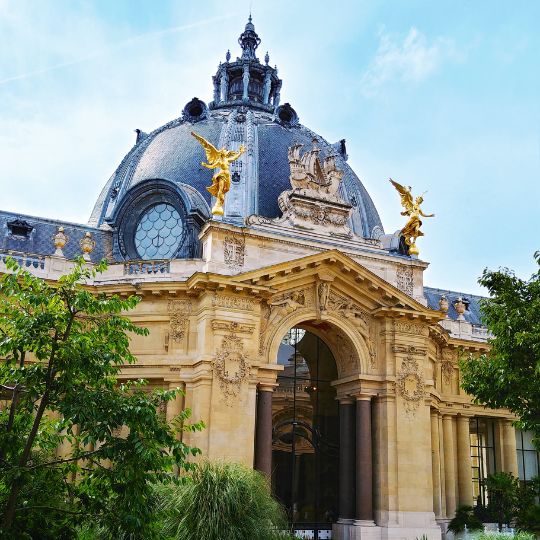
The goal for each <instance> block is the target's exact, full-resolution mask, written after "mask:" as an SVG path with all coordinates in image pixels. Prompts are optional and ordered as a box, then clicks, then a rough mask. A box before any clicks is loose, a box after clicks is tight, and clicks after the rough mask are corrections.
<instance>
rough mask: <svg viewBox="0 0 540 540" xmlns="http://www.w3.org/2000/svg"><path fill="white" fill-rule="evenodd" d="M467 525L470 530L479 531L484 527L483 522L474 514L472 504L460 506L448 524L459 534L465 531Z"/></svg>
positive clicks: (451, 529)
mask: <svg viewBox="0 0 540 540" xmlns="http://www.w3.org/2000/svg"><path fill="white" fill-rule="evenodd" d="M465 526H467V529H468V530H469V531H478V530H482V529H483V528H484V526H483V525H482V522H481V521H480V520H479V519H478V518H477V517H476V516H475V515H474V513H473V507H472V506H460V507H459V508H458V509H457V510H456V515H455V516H454V518H453V519H452V520H451V521H450V523H449V524H448V530H449V531H452V532H453V533H454V534H457V533H460V532H463V531H464V530H465Z"/></svg>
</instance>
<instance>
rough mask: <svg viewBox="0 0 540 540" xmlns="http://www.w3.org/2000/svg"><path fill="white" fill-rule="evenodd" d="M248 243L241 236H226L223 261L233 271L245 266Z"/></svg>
mask: <svg viewBox="0 0 540 540" xmlns="http://www.w3.org/2000/svg"><path fill="white" fill-rule="evenodd" d="M245 254H246V241H245V239H244V238H243V237H240V236H232V235H231V236H226V237H225V241H224V242H223V259H224V260H225V264H226V265H227V266H230V267H231V268H233V269H239V268H242V267H243V266H244V258H245Z"/></svg>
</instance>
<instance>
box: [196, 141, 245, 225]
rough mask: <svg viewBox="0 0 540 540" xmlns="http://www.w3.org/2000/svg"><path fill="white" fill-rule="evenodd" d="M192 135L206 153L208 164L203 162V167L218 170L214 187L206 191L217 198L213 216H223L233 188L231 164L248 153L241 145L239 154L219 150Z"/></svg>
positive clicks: (213, 183) (214, 178)
mask: <svg viewBox="0 0 540 540" xmlns="http://www.w3.org/2000/svg"><path fill="white" fill-rule="evenodd" d="M191 134H192V135H193V136H194V137H195V138H196V139H197V140H198V141H199V142H200V143H201V144H202V147H203V148H204V151H205V152H206V159H207V160H208V163H205V162H204V161H203V162H202V163H201V165H202V166H203V167H206V168H207V169H218V170H217V171H216V172H215V173H214V176H213V177H212V185H211V186H210V187H207V188H206V189H207V190H208V191H209V192H210V193H211V194H212V195H213V196H214V197H215V198H216V204H214V207H213V208H212V214H215V215H218V216H222V215H223V205H224V204H225V194H226V193H227V192H228V191H229V189H230V188H231V173H230V171H229V163H231V161H234V160H235V159H238V158H239V157H240V156H241V155H242V154H243V153H244V152H245V151H246V148H245V147H244V145H243V144H241V145H240V148H239V149H238V152H235V151H234V150H227V149H226V148H221V149H220V150H218V149H217V148H216V147H215V146H214V145H213V144H211V143H209V142H208V141H207V140H206V139H205V138H204V137H201V136H200V135H197V133H193V131H192V132H191Z"/></svg>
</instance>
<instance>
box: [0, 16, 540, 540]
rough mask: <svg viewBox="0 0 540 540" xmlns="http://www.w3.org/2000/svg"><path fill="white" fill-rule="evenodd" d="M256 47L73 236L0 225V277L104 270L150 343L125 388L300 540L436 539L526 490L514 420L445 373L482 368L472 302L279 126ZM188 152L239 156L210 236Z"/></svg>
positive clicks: (339, 165) (291, 117) (116, 177)
mask: <svg viewBox="0 0 540 540" xmlns="http://www.w3.org/2000/svg"><path fill="white" fill-rule="evenodd" d="M259 43H260V38H259V37H258V35H257V34H256V32H255V28H254V26H253V23H252V21H251V19H250V21H249V22H248V24H247V25H246V27H245V31H244V32H243V33H242V35H241V36H240V38H239V44H240V47H241V56H239V57H238V58H237V59H236V60H231V54H230V53H229V52H227V55H226V57H225V62H224V63H221V64H220V66H219V68H218V71H217V73H216V75H215V76H214V77H213V83H214V92H213V101H212V102H211V103H210V104H206V103H204V102H203V101H201V100H199V99H198V98H194V99H193V100H192V101H191V102H190V103H188V104H187V105H186V106H185V108H184V110H183V112H182V115H181V117H179V118H178V119H176V120H173V121H171V122H169V123H168V124H166V125H165V126H162V127H160V128H159V129H157V130H155V131H153V132H151V133H148V134H147V133H143V132H142V131H139V130H138V131H137V141H136V144H135V145H134V147H133V148H132V149H131V150H130V151H129V153H128V154H127V155H126V157H125V158H124V160H123V161H122V162H121V164H120V165H119V167H118V168H117V169H116V171H115V172H114V174H113V175H112V177H111V178H110V179H109V181H108V182H107V184H106V186H105V188H104V189H103V191H102V193H101V195H100V197H99V199H98V201H97V203H96V206H95V208H94V211H93V212H92V216H91V218H90V221H89V223H88V225H79V224H72V223H62V222H60V221H58V220H51V219H43V218H37V217H34V216H25V215H20V214H15V213H8V212H1V213H0V234H1V236H0V271H2V269H4V270H5V266H4V265H3V261H4V260H5V257H6V256H7V255H11V256H13V257H15V258H16V259H17V260H19V262H20V263H21V264H22V265H23V266H25V267H26V268H28V269H30V270H31V271H32V272H33V273H35V274H36V275H39V276H42V277H44V278H46V279H49V280H56V279H58V277H59V276H61V275H62V274H63V273H65V272H66V271H68V269H69V267H70V265H71V264H72V263H71V262H70V260H72V259H73V258H74V257H75V256H77V255H80V254H84V255H85V258H87V260H88V261H89V262H90V263H95V262H97V261H99V260H100V259H101V258H107V259H108V260H109V262H110V265H109V268H108V270H107V271H106V272H105V273H104V274H102V275H100V276H99V277H98V278H97V279H96V281H95V282H94V283H93V284H92V286H93V287H95V289H96V290H99V291H102V292H105V293H107V294H111V295H112V294H118V295H120V296H127V295H132V294H137V295H139V296H141V297H142V302H141V303H140V304H139V306H138V307H137V308H136V310H135V311H134V312H133V314H132V317H133V319H134V320H135V321H136V322H137V323H139V324H140V325H142V326H145V327H147V328H148V329H149V330H150V335H149V336H148V337H140V336H135V337H134V338H133V340H132V351H133V353H134V354H135V355H136V356H137V358H138V362H137V364H136V365H132V366H126V368H125V369H124V370H123V372H122V377H123V378H125V379H132V378H145V379H147V380H148V381H149V384H150V385H151V386H153V387H159V388H176V387H181V388H182V389H183V391H184V395H183V397H181V398H179V399H178V400H176V401H175V402H172V403H170V405H169V408H168V410H167V416H168V417H170V418H172V417H173V416H174V415H175V414H177V413H178V412H179V411H180V410H181V409H182V408H184V407H189V408H191V409H192V411H193V415H192V416H193V418H194V419H195V420H204V422H205V423H206V425H207V428H206V429H205V430H204V431H202V432H200V433H186V434H184V437H185V438H186V440H187V442H189V444H191V445H194V446H197V447H199V448H200V449H201V450H202V454H203V456H204V457H206V458H210V459H226V460H233V461H238V462H241V463H244V464H245V465H248V466H253V467H255V468H256V469H258V470H260V471H263V472H264V473H265V474H267V475H268V477H269V478H270V479H271V482H272V489H273V491H274V493H275V494H276V496H277V497H278V498H279V499H280V500H281V501H282V502H283V504H284V505H285V506H286V508H287V510H288V513H289V517H290V520H291V522H292V523H293V524H294V526H295V528H296V529H298V530H299V531H304V532H303V533H302V534H305V536H306V538H333V539H352V538H370V539H385V538H411V539H413V538H416V537H420V536H421V535H423V534H426V535H427V536H428V537H429V538H433V539H435V538H440V537H441V529H442V530H445V526H446V524H447V522H448V520H449V519H450V518H452V517H453V515H454V513H455V510H456V508H457V506H459V505H462V504H470V505H472V504H476V503H477V502H485V497H486V494H485V492H484V490H483V486H482V479H483V478H485V476H486V475H487V474H488V473H490V472H494V471H508V472H512V473H513V474H514V475H516V476H518V475H521V476H522V477H523V475H527V474H529V475H531V474H533V473H534V471H532V472H531V467H533V468H534V459H533V460H532V461H531V460H530V459H529V460H528V462H527V463H529V462H530V463H529V472H527V471H526V470H525V468H526V467H525V461H524V458H523V455H524V452H525V451H528V450H527V449H526V448H525V446H526V445H525V444H524V443H523V441H524V440H525V439H526V438H527V435H526V434H525V435H524V434H520V433H517V434H516V433H515V430H514V427H513V425H512V420H513V419H514V418H513V417H512V415H511V414H510V413H509V412H508V411H506V410H489V409H486V408H484V407H481V406H478V405H474V404H473V403H472V401H471V398H470V397H469V396H467V395H466V394H465V393H464V392H463V391H462V390H461V389H460V384H459V383H460V374H459V368H458V359H459V358H460V357H462V356H463V355H465V356H467V355H476V354H480V353H482V352H485V351H486V350H487V348H488V345H487V338H488V335H487V331H486V329H485V327H483V326H482V324H481V321H480V318H479V311H478V302H479V298H478V297H474V296H470V295H469V296H466V295H463V294H461V293H457V292H453V291H447V290H443V289H432V288H427V287H424V285H423V272H424V270H425V268H426V267H427V263H426V262H424V261H422V260H420V259H418V258H416V257H414V256H409V255H408V254H407V252H406V250H404V249H403V246H402V244H400V241H399V240H400V238H399V233H395V234H385V233H384V229H383V226H382V223H381V221H380V219H379V216H378V214H377V211H376V209H375V206H374V204H373V202H372V200H371V198H370V197H369V194H368V193H367V191H366V190H365V188H364V186H363V185H362V183H361V182H360V180H359V179H358V177H357V176H356V175H355V173H354V172H353V171H352V169H351V168H350V167H349V166H348V164H347V150H346V145H345V141H344V140H341V141H338V142H337V143H333V144H332V143H329V142H327V141H325V140H324V139H323V138H322V137H320V136H319V135H317V134H315V133H314V132H312V131H311V130H309V129H308V128H306V127H305V126H302V125H301V124H300V123H299V119H298V115H297V113H296V112H295V110H294V109H293V108H292V107H291V105H289V104H288V103H285V104H283V105H282V104H280V93H281V87H282V81H281V79H279V77H278V71H277V68H273V67H271V66H270V64H269V57H268V53H267V54H266V57H265V59H264V63H262V62H260V61H259V59H258V58H257V56H256V51H257V47H258V45H259ZM191 131H195V132H197V133H198V134H200V135H202V136H204V137H205V138H207V139H208V140H209V141H210V142H211V143H213V144H214V145H216V146H219V147H222V146H226V147H227V148H229V149H233V150H237V149H238V148H239V147H240V144H244V145H245V146H246V148H247V150H246V152H245V154H244V155H243V156H242V157H241V158H240V159H239V160H238V161H237V162H234V163H233V164H232V165H231V173H232V183H231V190H230V192H229V193H228V195H227V198H226V204H225V214H224V216H223V217H222V218H221V217H220V218H217V217H216V216H212V214H211V212H210V208H211V206H212V203H213V201H212V200H211V197H210V194H209V193H208V192H207V191H206V189H205V188H206V186H207V185H208V184H209V181H210V176H211V175H210V174H209V171H207V170H206V169H204V168H203V167H201V166H200V162H201V160H202V159H204V154H203V151H202V149H201V147H200V146H199V145H198V143H197V141H196V140H195V139H194V138H193V137H191V134H190V133H191ZM523 437H525V439H524V438H523ZM516 440H517V441H519V440H521V441H522V443H521V448H517V447H516ZM520 452H521V453H520ZM534 455H535V456H536V458H535V459H536V467H537V468H538V457H537V455H536V454H534ZM518 457H519V458H520V460H521V459H522V458H523V464H520V462H519V460H518ZM528 457H530V456H529V455H528ZM531 463H532V464H533V465H531Z"/></svg>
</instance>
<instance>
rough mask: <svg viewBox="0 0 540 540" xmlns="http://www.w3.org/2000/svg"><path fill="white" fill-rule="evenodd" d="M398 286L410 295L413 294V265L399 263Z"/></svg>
mask: <svg viewBox="0 0 540 540" xmlns="http://www.w3.org/2000/svg"><path fill="white" fill-rule="evenodd" d="M397 288H398V289H399V290H400V291H403V292H404V293H405V294H408V295H409V296H412V295H413V290H414V288H413V269H412V267H411V266H405V265H404V264H400V265H398V267H397Z"/></svg>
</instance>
